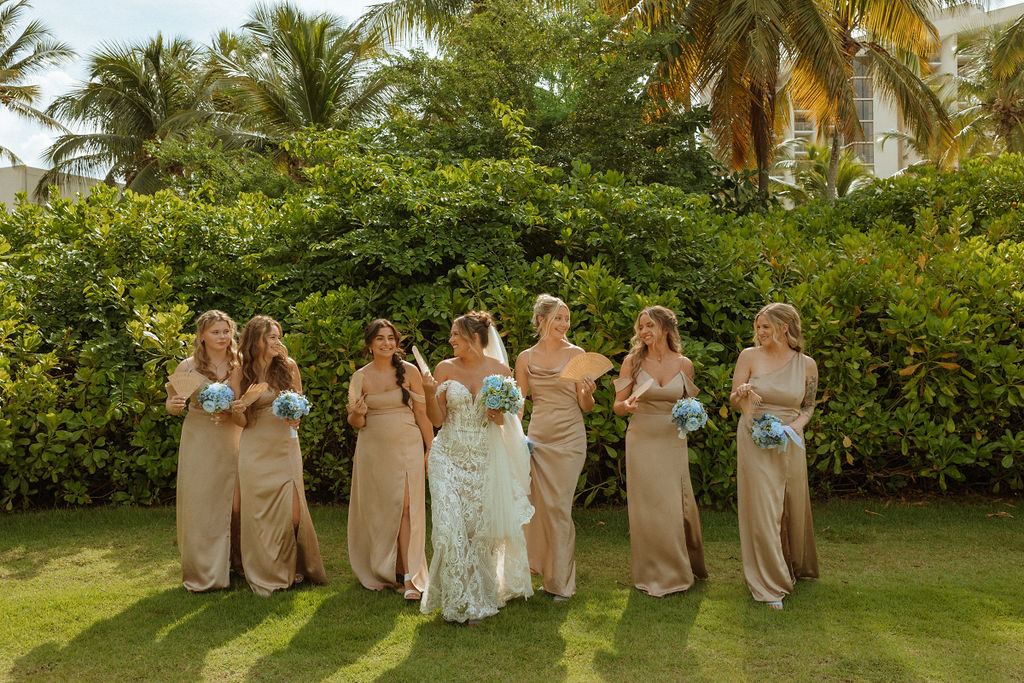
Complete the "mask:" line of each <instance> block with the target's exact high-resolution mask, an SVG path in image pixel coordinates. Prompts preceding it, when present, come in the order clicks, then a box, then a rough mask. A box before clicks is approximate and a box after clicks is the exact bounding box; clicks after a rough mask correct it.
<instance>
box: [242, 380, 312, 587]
mask: <svg viewBox="0 0 1024 683" xmlns="http://www.w3.org/2000/svg"><path fill="white" fill-rule="evenodd" d="M276 394H277V392H275V391H271V390H267V391H266V392H264V393H263V396H262V397H260V399H259V400H258V401H257V402H256V404H255V405H254V406H253V409H254V411H255V412H256V415H255V416H251V417H250V418H249V422H248V424H247V425H246V427H245V429H243V430H242V438H241V439H240V440H239V443H238V476H239V482H240V485H241V492H242V566H243V568H244V569H245V579H246V581H248V582H249V587H250V588H252V590H253V592H254V593H256V594H258V595H262V596H264V597H266V596H268V595H270V594H271V593H273V592H274V591H276V590H281V589H284V588H288V587H290V586H291V585H292V584H293V583H295V579H296V575H297V574H301V575H303V576H304V577H305V578H306V579H307V580H309V581H312V582H313V583H326V582H327V573H326V572H325V571H324V563H323V560H322V559H321V558H320V544H319V542H318V541H317V538H316V531H315V530H314V529H313V520H312V519H310V517H309V508H308V507H306V491H305V486H304V484H303V481H302V453H301V452H300V451H299V440H298V439H297V438H294V437H293V436H292V435H291V428H290V427H289V426H288V423H287V422H285V421H284V420H282V419H280V418H279V417H277V416H276V415H274V414H273V413H271V412H270V405H271V403H273V401H274V398H275V397H276ZM295 496H298V498H299V528H298V531H297V532H295V531H294V528H293V526H292V501H293V499H294V497H295Z"/></svg>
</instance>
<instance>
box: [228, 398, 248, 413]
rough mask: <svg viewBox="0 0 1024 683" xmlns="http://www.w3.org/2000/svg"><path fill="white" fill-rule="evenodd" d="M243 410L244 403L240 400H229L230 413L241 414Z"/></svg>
mask: <svg viewBox="0 0 1024 683" xmlns="http://www.w3.org/2000/svg"><path fill="white" fill-rule="evenodd" d="M244 412H245V404H244V403H242V401H232V402H231V414H232V415H241V414H242V413H244Z"/></svg>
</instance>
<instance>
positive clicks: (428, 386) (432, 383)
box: [423, 370, 438, 396]
mask: <svg viewBox="0 0 1024 683" xmlns="http://www.w3.org/2000/svg"><path fill="white" fill-rule="evenodd" d="M437 384H438V382H437V380H436V379H434V376H433V375H432V374H430V370H427V371H426V372H424V373H423V393H424V394H426V395H427V396H433V395H434V394H435V393H437Z"/></svg>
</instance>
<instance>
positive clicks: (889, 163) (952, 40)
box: [787, 2, 1024, 178]
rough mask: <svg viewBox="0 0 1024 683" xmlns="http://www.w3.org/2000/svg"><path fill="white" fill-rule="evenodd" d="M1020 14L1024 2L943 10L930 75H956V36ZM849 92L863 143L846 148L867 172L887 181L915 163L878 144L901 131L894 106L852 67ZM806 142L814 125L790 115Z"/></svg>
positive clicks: (898, 149)
mask: <svg viewBox="0 0 1024 683" xmlns="http://www.w3.org/2000/svg"><path fill="white" fill-rule="evenodd" d="M1022 14H1024V2H1021V3H1017V4H1014V5H1010V6H1008V7H1003V8H1001V9H995V10H991V11H988V12H985V11H983V10H980V9H977V8H974V7H964V8H960V9H955V10H947V11H944V12H942V13H941V14H939V15H937V16H935V17H933V18H932V23H933V24H934V25H935V28H936V30H937V31H938V34H939V40H940V41H941V45H940V47H939V50H938V52H937V53H936V54H935V56H934V58H933V61H931V67H932V71H933V72H934V73H938V74H944V73H945V74H952V73H956V71H957V66H958V65H957V57H956V47H957V36H958V35H959V34H960V33H970V32H972V31H976V30H978V29H981V28H985V27H987V26H995V25H1000V24H1005V23H1007V22H1011V21H1014V20H1015V19H1017V18H1018V17H1019V16H1021V15H1022ZM853 88H854V94H855V99H856V104H857V114H858V117H859V118H860V123H861V128H862V129H863V130H864V141H862V142H852V143H850V144H849V147H851V148H852V149H854V150H855V151H856V152H857V153H858V155H859V156H860V157H861V159H863V160H864V162H865V163H866V164H867V165H868V167H869V168H871V169H872V170H873V171H874V173H875V175H876V176H879V177H881V178H887V177H889V176H891V175H893V174H894V173H897V172H898V171H901V170H903V169H904V168H906V167H907V166H909V165H911V164H913V163H915V162H916V161H919V159H918V158H917V156H915V155H914V154H913V152H912V151H910V150H909V149H906V146H905V145H904V144H903V143H902V142H899V141H897V140H889V141H888V142H886V143H885V145H884V146H883V145H882V143H881V142H879V141H878V137H879V135H880V134H881V133H884V132H886V131H892V130H905V129H904V127H903V126H902V125H901V122H900V117H899V114H898V113H897V111H896V108H895V106H894V105H893V104H892V103H890V102H889V101H887V100H884V99H881V98H879V97H878V96H876V95H875V93H874V88H873V86H872V82H871V80H870V79H868V78H863V77H860V76H859V75H858V71H857V68H856V65H855V66H854V78H853ZM787 137H802V138H806V139H808V140H814V139H815V138H816V130H815V127H814V121H813V120H811V118H810V117H808V116H807V114H806V112H803V111H800V110H797V111H794V112H793V119H792V130H791V135H789V136H787Z"/></svg>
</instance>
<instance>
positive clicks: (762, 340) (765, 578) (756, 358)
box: [729, 303, 818, 609]
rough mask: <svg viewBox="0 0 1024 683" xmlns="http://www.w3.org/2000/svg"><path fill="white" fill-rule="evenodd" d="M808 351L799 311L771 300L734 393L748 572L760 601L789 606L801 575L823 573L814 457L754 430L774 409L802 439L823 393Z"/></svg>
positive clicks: (757, 321) (757, 320) (740, 363)
mask: <svg viewBox="0 0 1024 683" xmlns="http://www.w3.org/2000/svg"><path fill="white" fill-rule="evenodd" d="M803 349H804V338H803V334H802V333H801V331H800V315H799V314H798V313H797V310H796V309H795V308H793V307H792V306H790V305H789V304H782V303H772V304H768V305H767V306H765V307H764V308H762V309H761V310H760V311H758V313H757V315H756V316H755V317H754V346H753V347H751V348H746V349H744V350H743V351H742V353H740V357H739V359H738V360H737V361H736V371H735V373H734V374H733V378H732V393H731V394H730V395H729V402H730V403H731V404H732V406H733V407H734V408H739V409H742V410H743V417H742V418H741V419H740V422H739V425H738V426H737V428H736V452H737V465H736V484H737V487H738V509H739V510H738V511H739V521H740V549H741V551H742V555H743V575H744V576H745V577H746V579H747V586H748V587H749V588H750V593H751V595H753V596H754V600H757V601H758V602H764V603H767V604H768V606H769V607H771V608H773V609H782V599H783V598H784V597H785V596H787V595H789V594H790V593H792V592H793V585H794V583H795V581H796V579H797V578H818V553H817V550H816V549H815V545H814V523H813V521H812V519H811V497H810V492H809V491H808V488H807V459H806V453H805V451H804V448H803V447H802V446H800V445H798V444H796V443H794V442H793V440H792V439H790V440H789V442H788V444H787V446H786V449H785V450H784V451H782V452H781V453H780V452H779V451H778V450H776V449H771V450H764V449H762V448H760V447H758V446H757V444H755V443H754V441H753V439H751V438H750V429H751V426H752V421H753V419H754V418H755V417H757V416H760V415H764V414H766V413H770V414H772V415H774V416H776V417H778V418H779V419H780V420H782V422H783V423H784V424H788V425H789V426H790V427H792V428H793V430H794V431H796V432H797V433H798V434H800V436H801V438H802V437H803V429H804V427H805V426H806V425H807V422H808V421H809V420H810V419H811V415H813V414H814V397H815V395H816V394H817V391H818V366H817V364H815V362H814V361H813V360H812V359H811V358H810V357H808V356H805V355H804V354H803Z"/></svg>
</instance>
